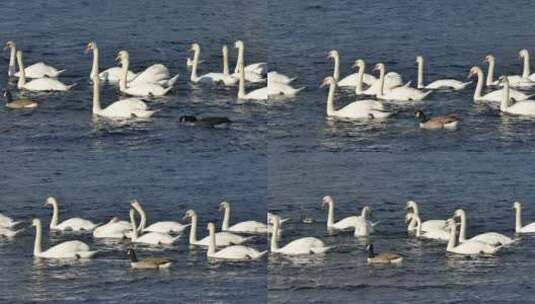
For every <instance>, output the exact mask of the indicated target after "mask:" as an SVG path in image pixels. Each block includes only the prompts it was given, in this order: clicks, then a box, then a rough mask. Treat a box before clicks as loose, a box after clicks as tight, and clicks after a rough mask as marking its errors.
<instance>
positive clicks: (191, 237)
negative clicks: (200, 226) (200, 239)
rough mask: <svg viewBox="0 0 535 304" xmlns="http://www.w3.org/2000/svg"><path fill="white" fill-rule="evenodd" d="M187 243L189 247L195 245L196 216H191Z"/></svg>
mask: <svg viewBox="0 0 535 304" xmlns="http://www.w3.org/2000/svg"><path fill="white" fill-rule="evenodd" d="M189 243H190V245H193V244H195V243H197V215H192V216H191V227H190V230H189Z"/></svg>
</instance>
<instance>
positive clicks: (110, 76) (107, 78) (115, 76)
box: [84, 41, 137, 83]
mask: <svg viewBox="0 0 535 304" xmlns="http://www.w3.org/2000/svg"><path fill="white" fill-rule="evenodd" d="M91 51H92V52H93V65H92V67H91V73H90V74H89V79H91V81H93V78H94V77H95V75H96V74H97V73H98V77H99V78H100V80H102V81H104V82H109V83H118V82H119V80H120V79H121V73H122V69H121V68H120V67H117V66H116V67H111V68H109V69H107V70H104V71H102V72H100V73H99V57H100V53H99V48H98V46H97V43H96V42H94V41H92V42H89V43H88V44H87V46H86V47H85V50H84V53H86V54H88V53H89V52H91ZM136 76H137V75H136V73H134V72H132V71H128V72H127V76H126V80H127V81H132V79H134V78H135V77H136Z"/></svg>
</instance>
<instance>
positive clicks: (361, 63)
mask: <svg viewBox="0 0 535 304" xmlns="http://www.w3.org/2000/svg"><path fill="white" fill-rule="evenodd" d="M365 66H366V63H365V62H364V60H362V59H357V60H355V62H354V63H353V65H352V66H351V67H352V68H353V69H354V68H359V69H362V68H364V67H365Z"/></svg>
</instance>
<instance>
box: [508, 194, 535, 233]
mask: <svg viewBox="0 0 535 304" xmlns="http://www.w3.org/2000/svg"><path fill="white" fill-rule="evenodd" d="M513 210H514V211H515V233H519V234H521V233H535V222H534V223H530V224H527V225H525V226H522V204H521V203H520V202H514V203H513Z"/></svg>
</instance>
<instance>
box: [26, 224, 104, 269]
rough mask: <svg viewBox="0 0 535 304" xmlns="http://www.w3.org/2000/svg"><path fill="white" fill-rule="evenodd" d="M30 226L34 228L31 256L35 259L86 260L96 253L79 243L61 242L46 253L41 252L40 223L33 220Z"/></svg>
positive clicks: (84, 244)
mask: <svg viewBox="0 0 535 304" xmlns="http://www.w3.org/2000/svg"><path fill="white" fill-rule="evenodd" d="M32 226H34V227H35V244H34V247H33V255H34V256H35V257H38V258H45V259H88V258H91V257H92V256H93V255H95V253H97V251H91V250H90V249H89V246H87V244H86V243H84V242H81V241H67V242H63V243H60V244H57V245H55V246H53V247H51V248H49V249H48V250H46V251H42V249H41V234H42V231H41V230H42V228H41V221H40V220H39V219H37V218H35V219H33V221H32Z"/></svg>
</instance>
